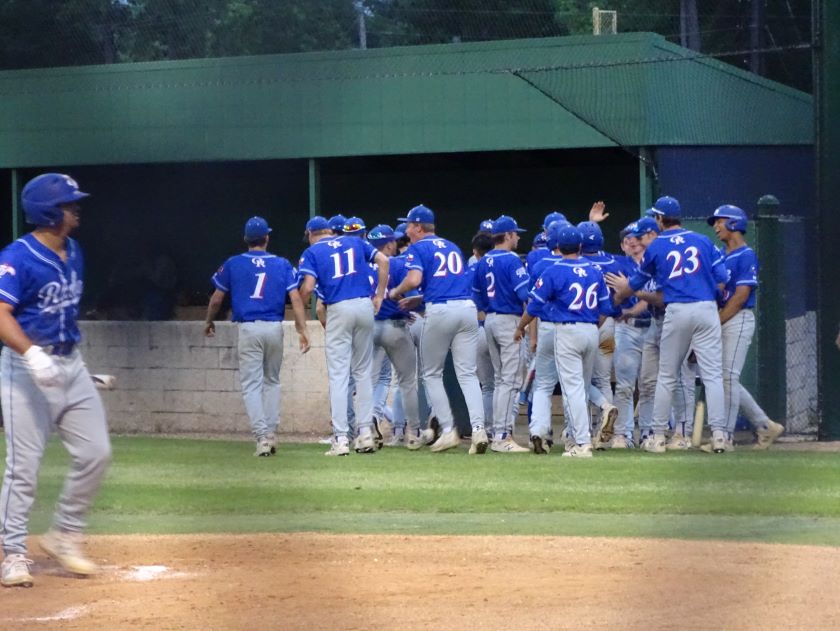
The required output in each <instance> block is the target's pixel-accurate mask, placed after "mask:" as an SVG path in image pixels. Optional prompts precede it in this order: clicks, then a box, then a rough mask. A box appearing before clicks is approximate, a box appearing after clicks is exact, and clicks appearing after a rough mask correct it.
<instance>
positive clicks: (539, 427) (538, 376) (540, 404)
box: [528, 221, 571, 455]
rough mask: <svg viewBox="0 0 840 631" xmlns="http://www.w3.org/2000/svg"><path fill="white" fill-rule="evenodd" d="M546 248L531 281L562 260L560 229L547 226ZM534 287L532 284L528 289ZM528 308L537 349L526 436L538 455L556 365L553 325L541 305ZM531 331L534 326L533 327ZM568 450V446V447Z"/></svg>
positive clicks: (546, 431) (546, 447) (543, 449)
mask: <svg viewBox="0 0 840 631" xmlns="http://www.w3.org/2000/svg"><path fill="white" fill-rule="evenodd" d="M557 223H558V224H562V225H568V224H569V222H567V221H562V222H557ZM546 232H547V235H546V246H547V247H548V250H549V255H548V256H544V257H543V258H541V259H540V260H539V261H537V262H536V263H535V264H534V266H533V267H532V268H531V274H530V276H531V279H532V281H533V282H536V280H537V279H538V278H539V277H540V276H542V273H543V272H544V271H545V269H546V268H547V267H549V266H551V265H554V264H555V263H558V262H560V261H562V260H563V255H562V254H561V253H560V246H559V244H558V242H557V237H558V234H559V226H554V223H552V224H549V227H548V230H547V231H546ZM533 289H534V287H533V285H532V287H531V290H532V291H533ZM528 308H529V309H530V311H529V313H531V314H532V315H533V316H534V317H535V318H539V324H538V326H537V333H536V338H537V347H536V350H535V353H534V386H533V390H532V392H531V396H532V406H531V419H530V422H529V433H530V435H531V437H530V443H531V447H532V449H533V450H534V453H535V454H537V455H541V454H542V455H547V454H548V453H549V452H550V450H551V444H552V439H551V436H552V431H551V395H552V394H553V393H554V387H555V386H556V385H557V381H558V378H557V364H556V362H555V361H554V322H551V321H549V320H544V319H543V317H542V313H541V312H542V305H541V303H540V302H537V301H531V302H530V303H529V306H528ZM532 330H533V327H532ZM570 447H571V445H570Z"/></svg>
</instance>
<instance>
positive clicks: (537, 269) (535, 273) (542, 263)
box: [528, 252, 563, 318]
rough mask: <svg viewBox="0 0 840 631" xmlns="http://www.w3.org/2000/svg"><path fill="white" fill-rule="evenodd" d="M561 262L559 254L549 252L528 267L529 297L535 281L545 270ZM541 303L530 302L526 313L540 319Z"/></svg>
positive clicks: (561, 258) (561, 257)
mask: <svg viewBox="0 0 840 631" xmlns="http://www.w3.org/2000/svg"><path fill="white" fill-rule="evenodd" d="M562 260H563V256H562V255H560V254H554V253H553V252H549V253H548V256H544V257H542V258H541V259H539V260H538V261H537V262H536V263H534V267H529V268H528V270H529V271H530V277H531V287H530V289H529V296H530V292H531V291H533V289H534V285H535V284H536V282H537V280H538V279H539V277H540V276H542V274H543V272H545V269H546V268H547V267H549V266H551V265H554V264H555V263H559V262H560V261H562ZM541 312H542V303H539V302H536V301H534V300H532V301H531V302H530V303H529V304H528V313H530V314H531V315H532V316H534V317H535V318H542V313H541Z"/></svg>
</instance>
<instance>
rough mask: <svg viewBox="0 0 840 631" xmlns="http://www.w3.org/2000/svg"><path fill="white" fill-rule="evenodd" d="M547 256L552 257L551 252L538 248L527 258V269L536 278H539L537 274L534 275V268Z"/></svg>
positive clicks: (529, 253)
mask: <svg viewBox="0 0 840 631" xmlns="http://www.w3.org/2000/svg"><path fill="white" fill-rule="evenodd" d="M547 256H551V250H549V249H548V248H537V249H536V250H531V251H530V252H528V254H527V255H526V256H525V267H526V269H527V270H528V271H529V272H530V273H531V275H532V276H533V277H534V278H537V276H536V274H535V273H534V266H535V265H536V264H537V262H538V261H540V260H541V259H544V258H545V257H547Z"/></svg>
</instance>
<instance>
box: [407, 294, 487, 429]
mask: <svg viewBox="0 0 840 631" xmlns="http://www.w3.org/2000/svg"><path fill="white" fill-rule="evenodd" d="M477 348H478V314H477V312H476V309H475V304H474V303H473V301H472V300H449V301H448V302H445V303H438V304H430V305H427V307H426V317H425V318H423V330H422V333H421V335H420V363H421V364H422V365H423V379H424V381H425V382H426V392H427V394H428V395H429V399H430V401H431V405H432V410H434V413H435V415H437V417H438V420H439V421H440V424H441V428H442V429H443V430H444V431H448V430H449V429H450V428H451V427H452V426H453V424H454V418H453V416H452V408H451V407H450V405H449V398H448V397H447V396H446V389H445V388H444V386H443V367H444V364H445V362H446V355H447V353H448V352H449V351H450V349H451V350H452V363H453V364H454V365H455V375H456V376H457V377H458V383H459V384H460V386H461V392H463V393H464V401H465V402H466V404H467V410H468V412H469V415H470V424H471V425H472V427H473V428H474V429H478V428H480V429H483V428H484V408H483V405H482V402H481V386H480V385H479V383H478V377H477V376H476V372H475V358H476V351H477Z"/></svg>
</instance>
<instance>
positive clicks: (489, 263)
mask: <svg viewBox="0 0 840 631" xmlns="http://www.w3.org/2000/svg"><path fill="white" fill-rule="evenodd" d="M487 267H493V257H492V256H488V257H487Z"/></svg>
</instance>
